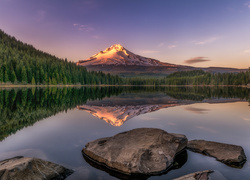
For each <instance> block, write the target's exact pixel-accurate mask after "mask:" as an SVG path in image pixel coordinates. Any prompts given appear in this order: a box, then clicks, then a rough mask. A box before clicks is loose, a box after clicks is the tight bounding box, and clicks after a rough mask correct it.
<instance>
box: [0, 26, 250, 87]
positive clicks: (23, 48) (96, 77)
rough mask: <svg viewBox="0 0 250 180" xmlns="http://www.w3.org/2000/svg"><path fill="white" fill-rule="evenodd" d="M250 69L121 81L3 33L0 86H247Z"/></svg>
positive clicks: (195, 72)
mask: <svg viewBox="0 0 250 180" xmlns="http://www.w3.org/2000/svg"><path fill="white" fill-rule="evenodd" d="M248 83H250V70H249V71H247V72H241V73H210V72H204V71H202V70H193V71H181V72H175V73H172V74H170V75H168V76H167V77H164V78H135V77H134V78H121V77H118V76H117V75H116V76H115V75H110V74H104V73H102V72H94V71H91V72H90V71H87V70H86V68H85V67H82V66H77V65H76V64H75V63H73V62H69V61H68V60H67V59H59V58H57V57H55V56H52V55H50V54H48V53H45V52H42V51H40V50H37V49H35V48H34V47H33V46H32V45H28V44H25V43H23V42H21V41H18V40H16V38H15V37H12V36H9V35H7V34H6V33H4V32H3V31H2V30H0V84H32V85H58V84H64V85H70V84H81V85H247V84H248Z"/></svg>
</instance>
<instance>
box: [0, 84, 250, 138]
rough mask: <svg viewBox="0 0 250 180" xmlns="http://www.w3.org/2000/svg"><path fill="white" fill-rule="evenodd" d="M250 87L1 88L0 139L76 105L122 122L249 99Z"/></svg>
mask: <svg viewBox="0 0 250 180" xmlns="http://www.w3.org/2000/svg"><path fill="white" fill-rule="evenodd" d="M249 91H250V89H247V88H239V87H212V88H210V87H118V86H116V87H114V86H111V87H108V86H107V87H80V88H70V87H68V88H66V87H64V88H56V87H53V88H22V89H0V114H1V116H0V141H1V140H3V139H5V138H6V137H8V136H9V135H11V134H14V133H15V132H17V131H18V130H21V129H23V128H24V127H27V126H31V125H33V124H34V123H36V122H37V121H39V120H41V119H44V118H48V117H50V116H53V115H55V114H57V113H59V112H63V111H67V110H68V109H72V108H75V107H78V109H82V110H86V111H88V112H90V113H91V114H93V115H94V116H96V117H98V118H100V119H103V120H105V121H106V122H108V123H110V124H111V125H113V126H121V125H122V124H123V123H124V122H125V121H127V120H128V119H131V118H133V117H135V116H138V115H141V114H145V113H149V112H154V111H157V110H159V109H162V108H168V107H173V106H179V105H185V104H193V103H226V102H237V101H249V94H250V92H249ZM189 110H190V109H189ZM191 110H193V109H191ZM193 111H194V110H193Z"/></svg>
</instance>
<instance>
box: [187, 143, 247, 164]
mask: <svg viewBox="0 0 250 180" xmlns="http://www.w3.org/2000/svg"><path fill="white" fill-rule="evenodd" d="M187 147H188V149H189V150H191V151H194V152H198V153H201V154H204V155H207V156H212V157H215V158H216V160H218V161H220V162H223V163H225V164H226V165H229V166H232V167H239V168H240V167H242V165H243V164H244V162H245V161H246V155H245V153H244V150H243V148H242V147H241V146H236V145H232V144H224V143H219V142H213V141H205V140H192V141H189V142H188V146H187Z"/></svg>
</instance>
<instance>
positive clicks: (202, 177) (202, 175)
mask: <svg viewBox="0 0 250 180" xmlns="http://www.w3.org/2000/svg"><path fill="white" fill-rule="evenodd" d="M210 173H213V171H211V170H205V171H199V172H195V173H191V174H188V175H185V176H181V177H179V178H176V179H173V180H208V179H209V175H210Z"/></svg>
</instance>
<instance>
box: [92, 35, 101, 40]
mask: <svg viewBox="0 0 250 180" xmlns="http://www.w3.org/2000/svg"><path fill="white" fill-rule="evenodd" d="M92 38H94V39H101V37H100V36H98V35H94V36H92Z"/></svg>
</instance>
